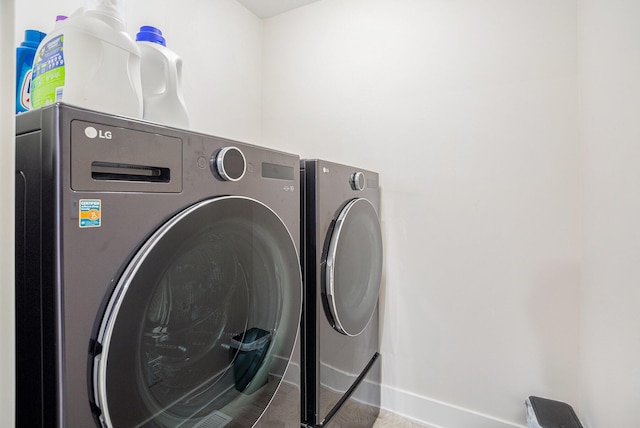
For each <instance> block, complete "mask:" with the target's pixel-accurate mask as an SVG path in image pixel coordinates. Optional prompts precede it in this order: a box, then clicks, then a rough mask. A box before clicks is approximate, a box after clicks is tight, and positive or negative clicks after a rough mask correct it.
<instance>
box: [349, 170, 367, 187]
mask: <svg viewBox="0 0 640 428" xmlns="http://www.w3.org/2000/svg"><path fill="white" fill-rule="evenodd" d="M350 181H351V188H352V189H353V190H364V188H365V186H366V185H367V178H366V177H365V176H364V173H362V172H354V173H353V174H351V180H350Z"/></svg>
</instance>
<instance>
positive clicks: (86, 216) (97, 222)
mask: <svg viewBox="0 0 640 428" xmlns="http://www.w3.org/2000/svg"><path fill="white" fill-rule="evenodd" d="M78 210H79V218H80V227H81V228H85V227H100V226H101V225H102V201H101V200H100V199H80V203H79V204H78Z"/></svg>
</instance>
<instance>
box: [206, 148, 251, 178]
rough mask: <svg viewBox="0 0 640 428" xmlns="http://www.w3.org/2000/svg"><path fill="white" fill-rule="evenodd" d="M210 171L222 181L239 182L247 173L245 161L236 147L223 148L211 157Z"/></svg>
mask: <svg viewBox="0 0 640 428" xmlns="http://www.w3.org/2000/svg"><path fill="white" fill-rule="evenodd" d="M211 169H212V170H213V171H214V172H215V173H216V175H218V178H220V179H222V180H224V181H239V180H241V179H242V177H244V174H245V172H246V171H247V160H246V159H245V157H244V154H243V153H242V151H241V150H240V149H238V148H237V147H233V146H229V147H224V148H222V149H220V150H218V152H216V153H215V154H214V155H213V156H212V157H211Z"/></svg>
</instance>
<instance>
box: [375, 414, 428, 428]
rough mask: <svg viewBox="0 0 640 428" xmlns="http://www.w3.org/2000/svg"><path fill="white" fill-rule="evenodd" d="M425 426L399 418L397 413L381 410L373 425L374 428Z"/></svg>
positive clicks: (413, 427) (414, 427)
mask: <svg viewBox="0 0 640 428" xmlns="http://www.w3.org/2000/svg"><path fill="white" fill-rule="evenodd" d="M424 426H425V425H421V424H419V423H417V422H413V421H411V420H409V419H405V418H403V417H401V416H398V415H396V414H395V413H391V412H387V411H385V410H380V415H379V416H378V420H376V423H375V424H374V425H373V428H392V427H393V428H423V427H424Z"/></svg>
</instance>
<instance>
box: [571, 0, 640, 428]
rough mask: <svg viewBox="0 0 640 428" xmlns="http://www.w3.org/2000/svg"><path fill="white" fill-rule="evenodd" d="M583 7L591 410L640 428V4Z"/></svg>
mask: <svg viewBox="0 0 640 428" xmlns="http://www.w3.org/2000/svg"><path fill="white" fill-rule="evenodd" d="M578 4H579V8H578V10H579V15H578V16H579V30H580V31H579V35H580V37H579V46H580V48H579V53H580V55H579V59H580V61H579V70H580V129H581V141H582V144H583V161H584V176H583V177H584V196H585V198H584V205H583V208H584V296H583V297H584V299H583V314H582V323H583V330H582V331H583V333H582V375H581V380H582V384H581V390H582V391H583V397H582V400H581V406H580V407H581V413H582V417H583V419H584V422H585V423H586V424H587V426H588V427H589V428H607V427H640V418H639V416H640V411H639V410H638V403H640V363H639V362H638V355H640V310H639V309H638V305H639V303H640V221H639V220H640V167H639V165H640V26H638V22H640V3H638V2H637V1H634V0H606V1H605V0H584V1H581V2H579V3H578Z"/></svg>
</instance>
